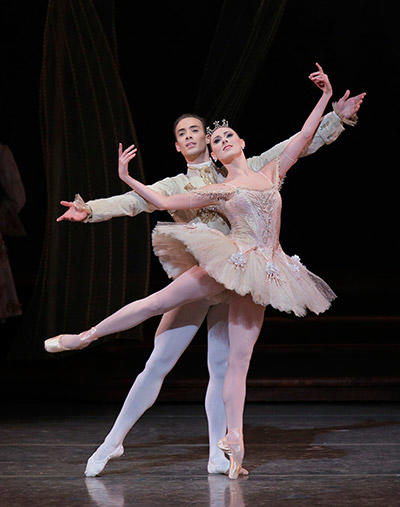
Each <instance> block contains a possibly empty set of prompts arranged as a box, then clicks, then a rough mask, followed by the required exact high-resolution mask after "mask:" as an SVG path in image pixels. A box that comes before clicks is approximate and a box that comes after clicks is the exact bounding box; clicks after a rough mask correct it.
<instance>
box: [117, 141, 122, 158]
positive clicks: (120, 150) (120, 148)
mask: <svg viewBox="0 0 400 507" xmlns="http://www.w3.org/2000/svg"><path fill="white" fill-rule="evenodd" d="M118 155H119V156H121V155H122V143H119V145H118Z"/></svg>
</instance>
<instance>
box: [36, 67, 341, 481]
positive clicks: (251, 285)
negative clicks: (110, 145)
mask: <svg viewBox="0 0 400 507" xmlns="http://www.w3.org/2000/svg"><path fill="white" fill-rule="evenodd" d="M309 78H310V79H311V81H313V82H314V83H315V84H316V85H317V86H318V87H319V88H320V89H321V90H322V96H321V98H320V99H319V101H318V102H317V104H316V106H315V107H314V109H313V111H312V112H311V114H310V116H309V117H308V118H307V120H306V122H305V124H304V125H303V127H302V129H301V131H300V132H299V134H298V135H297V136H296V137H295V138H294V139H293V140H292V141H291V142H290V143H289V144H288V145H287V147H286V148H285V149H284V151H283V152H282V153H281V155H280V156H279V157H277V158H276V160H273V161H272V162H270V163H268V164H267V165H265V166H264V167H263V168H262V169H261V170H260V171H259V172H257V173H255V172H253V171H252V170H251V169H250V168H249V167H248V164H247V162H246V159H245V156H244V153H243V148H244V144H245V143H244V141H243V139H241V138H240V137H239V136H238V134H237V133H236V132H235V131H234V130H233V129H232V128H230V127H229V126H228V124H227V123H226V122H225V121H223V122H222V123H221V124H220V123H218V122H216V123H215V124H214V128H213V129H212V130H209V135H210V143H211V148H212V157H213V158H215V159H218V160H220V161H221V162H222V163H223V164H224V166H225V168H226V169H227V171H228V176H227V178H226V180H225V182H224V183H221V184H215V185H208V186H207V187H204V188H202V189H199V190H195V191H192V192H187V193H185V194H176V195H172V196H164V195H162V194H160V193H158V192H156V191H155V190H153V189H151V188H149V187H147V186H146V185H143V184H142V183H140V182H139V181H137V180H135V179H134V178H132V177H131V176H130V175H129V173H128V163H129V161H130V160H131V159H132V158H133V157H134V156H135V152H136V150H135V148H134V146H130V147H129V148H128V149H126V150H125V151H124V152H122V146H121V145H120V164H119V175H120V177H121V179H122V180H123V181H125V182H126V183H127V184H128V185H129V186H131V188H133V189H134V190H135V191H136V192H137V193H138V194H140V195H141V196H142V197H143V198H144V199H146V200H147V201H148V202H150V203H151V204H152V205H153V206H154V207H156V208H157V209H160V210H166V209H168V210H171V209H174V210H179V209H191V208H204V207H210V206H211V207H212V208H213V209H214V210H216V211H218V212H219V213H220V214H222V215H223V216H225V217H226V218H227V220H228V221H229V223H230V224H231V232H230V233H229V234H228V235H224V234H222V233H220V232H219V231H217V230H214V229H211V228H209V227H208V226H206V225H205V224H190V225H189V224H170V223H168V224H162V223H161V224H158V225H157V226H156V228H155V229H154V231H153V247H154V252H155V253H156V255H158V257H159V259H160V261H161V263H162V265H163V267H164V269H165V270H166V272H167V273H168V274H169V276H171V277H173V278H175V280H174V281H173V282H171V283H170V284H169V285H168V286H167V287H165V288H164V289H162V290H161V291H159V292H157V293H155V294H152V295H150V296H148V297H146V298H144V299H141V300H138V301H135V302H133V303H130V304H128V305H126V306H124V307H123V308H121V309H120V310H118V311H117V312H115V313H114V314H113V315H111V316H109V317H108V318H106V319H105V320H103V321H102V322H100V323H99V324H97V325H96V326H95V327H94V328H92V329H91V330H89V331H85V332H83V333H81V334H79V335H71V334H65V335H60V336H58V337H55V338H50V339H48V340H46V342H45V348H46V350H48V351H49V352H59V351H60V350H65V349H67V350H71V349H80V348H84V347H86V346H88V345H89V344H90V343H91V342H92V341H94V340H97V339H98V338H100V337H102V336H105V335H108V334H112V333H116V332H118V331H121V330H125V329H129V328H132V327H134V326H136V325H138V324H140V323H141V322H143V321H144V320H146V319H148V318H150V317H152V316H155V315H160V314H163V313H165V312H166V311H169V310H171V309H172V308H175V307H176V306H180V305H182V304H186V303H188V302H193V301H197V300H200V299H203V298H218V297H221V296H222V295H223V296H224V297H226V296H227V291H228V294H229V297H230V300H229V302H230V309H229V346H230V351H229V363H228V368H227V373H226V376H225V381H224V390H223V397H224V404H225V409H226V419H227V434H226V436H225V437H224V438H223V439H222V440H221V441H220V442H219V444H218V445H219V447H220V448H221V449H222V450H223V451H224V452H226V454H227V455H228V457H229V459H230V468H229V477H230V478H231V479H236V478H237V477H238V476H239V474H241V473H243V474H246V473H247V472H246V471H245V470H244V469H243V468H242V461H243V456H244V443H243V431H242V428H243V408H244V400H245V392H246V376H247V371H248V367H249V362H250V358H251V355H252V351H253V347H254V344H255V342H256V340H257V338H258V335H259V332H260V328H261V325H262V322H263V318H264V310H265V307H266V306H267V305H271V306H273V307H274V308H277V309H279V310H281V311H285V312H293V313H294V314H295V315H298V316H302V315H304V314H305V313H306V311H307V309H309V310H311V311H312V312H314V313H317V314H318V313H321V312H324V311H325V310H327V309H328V308H329V306H330V303H331V301H332V300H333V299H334V298H335V294H334V293H333V291H332V290H331V289H330V288H329V286H328V285H327V284H326V283H325V282H324V281H323V280H322V279H321V278H319V277H318V276H316V275H314V274H313V273H311V272H310V271H308V270H307V268H306V267H305V266H304V265H303V264H302V263H301V262H300V259H299V257H297V256H292V257H289V256H287V255H286V254H285V253H284V252H283V250H282V248H281V246H280V244H279V232H280V214H281V198H280V194H279V189H280V185H281V182H282V180H283V178H284V177H285V175H286V173H287V171H288V169H289V168H290V167H291V166H292V165H293V164H294V163H295V162H296V160H297V158H298V157H299V156H300V154H301V152H302V151H303V149H304V148H305V146H306V145H307V143H308V142H309V141H310V139H311V138H312V136H313V135H314V132H315V130H316V128H317V126H318V124H319V121H320V119H321V116H322V113H323V111H324V109H325V107H326V105H327V103H328V102H329V100H330V98H331V96H332V87H331V85H330V82H329V79H328V77H327V75H326V74H324V72H323V71H322V69H321V67H320V66H318V71H317V72H314V73H312V74H310V76H309ZM122 452H123V448H122V444H120V445H118V446H116V448H115V449H114V450H113V451H112V452H111V453H110V454H109V456H107V459H106V460H104V459H103V460H102V463H98V462H96V459H95V456H93V460H92V461H91V459H89V461H88V466H87V469H86V473H87V475H96V470H97V469H98V468H100V467H101V466H102V468H101V469H103V468H104V466H105V463H104V461H105V462H107V461H108V459H111V458H113V457H116V456H119V455H121V454H122ZM97 473H98V472H97Z"/></svg>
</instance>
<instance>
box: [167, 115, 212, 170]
mask: <svg viewBox="0 0 400 507" xmlns="http://www.w3.org/2000/svg"><path fill="white" fill-rule="evenodd" d="M175 138H176V141H175V148H176V151H178V152H179V153H182V155H183V156H184V158H185V160H186V162H191V163H192V164H201V163H202V162H207V161H208V160H209V158H210V155H209V153H208V149H207V138H206V133H205V132H204V127H203V124H202V123H201V121H200V120H198V119H197V118H192V117H188V118H183V119H182V120H181V121H180V122H179V123H178V124H177V126H176V128H175Z"/></svg>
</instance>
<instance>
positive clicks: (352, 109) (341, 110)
mask: <svg viewBox="0 0 400 507" xmlns="http://www.w3.org/2000/svg"><path fill="white" fill-rule="evenodd" d="M366 95H367V94H366V93H365V92H364V93H360V94H359V95H355V96H354V97H350V90H346V93H345V94H344V95H343V97H341V98H340V99H339V100H338V101H337V103H336V112H337V114H338V115H339V116H341V117H344V118H347V119H350V118H352V117H353V116H354V115H355V114H356V113H357V111H358V110H359V109H360V106H361V104H362V101H363V100H364V97H365V96H366Z"/></svg>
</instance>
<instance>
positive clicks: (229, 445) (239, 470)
mask: <svg viewBox="0 0 400 507" xmlns="http://www.w3.org/2000/svg"><path fill="white" fill-rule="evenodd" d="M217 445H218V447H219V448H220V449H221V451H224V453H225V454H226V455H227V456H228V457H229V469H228V472H227V473H228V477H229V479H237V478H238V477H239V475H249V472H248V471H247V470H246V469H245V468H243V467H242V465H241V464H240V463H239V462H238V461H237V460H236V458H235V453H234V449H233V447H234V446H235V445H240V444H239V443H238V444H236V443H233V442H228V440H227V437H226V436H225V437H224V438H222V439H221V440H220V441H219V442H218V444H217Z"/></svg>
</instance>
